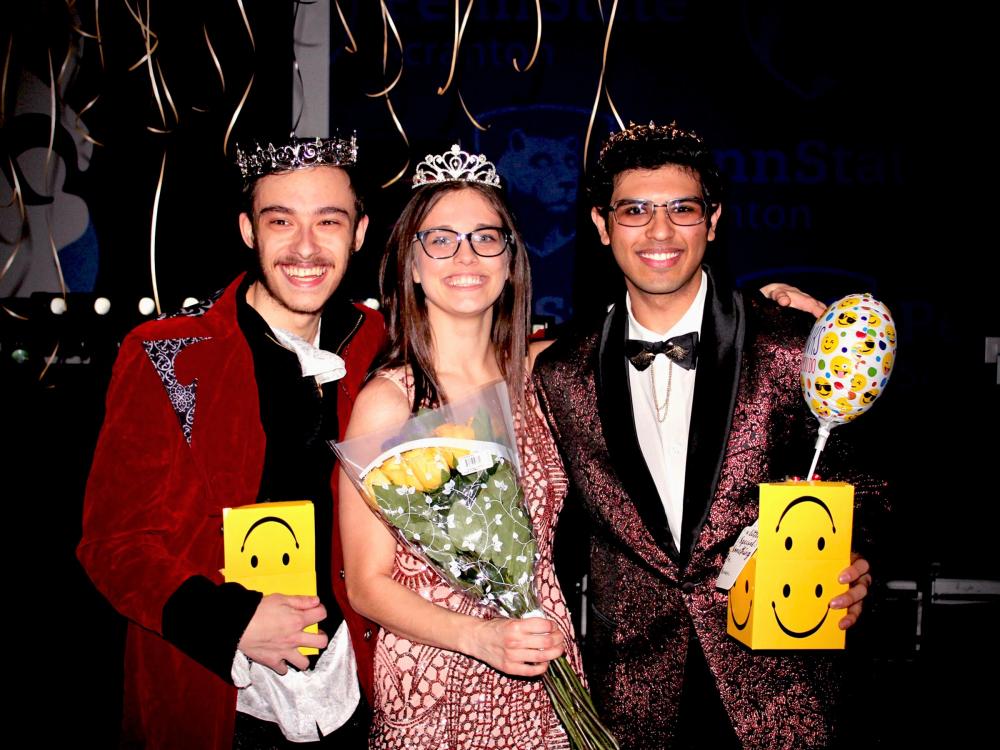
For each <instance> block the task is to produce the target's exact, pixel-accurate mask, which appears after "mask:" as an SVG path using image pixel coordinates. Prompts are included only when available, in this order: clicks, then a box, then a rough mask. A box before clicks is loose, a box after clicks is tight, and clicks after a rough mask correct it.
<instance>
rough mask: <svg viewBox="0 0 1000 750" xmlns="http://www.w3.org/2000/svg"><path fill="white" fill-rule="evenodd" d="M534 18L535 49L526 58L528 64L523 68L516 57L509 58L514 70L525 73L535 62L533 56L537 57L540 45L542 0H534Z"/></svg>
mask: <svg viewBox="0 0 1000 750" xmlns="http://www.w3.org/2000/svg"><path fill="white" fill-rule="evenodd" d="M535 19H536V27H537V31H536V33H535V51H534V52H532V53H531V59H530V60H528V65H527V66H526V67H525V69H524V70H521V68H520V67H519V66H518V64H517V58H516V57H515V58H513V59H512V60H511V62H512V63H514V70H516V71H517V72H518V73H527V72H528V71H529V70H531V66H532V65H534V64H535V58H536V57H538V50H539V48H540V47H541V46H542V0H535Z"/></svg>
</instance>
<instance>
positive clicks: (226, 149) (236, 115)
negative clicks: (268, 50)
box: [222, 73, 254, 154]
mask: <svg viewBox="0 0 1000 750" xmlns="http://www.w3.org/2000/svg"><path fill="white" fill-rule="evenodd" d="M253 78H254V74H253V73H251V74H250V83H248V84H247V90H246V91H244V92H243V98H242V99H240V103H239V104H237V105H236V111H235V112H233V118H232V119H231V120H230V121H229V127H228V128H226V135H225V137H224V138H223V139H222V153H223V154H227V153H229V136H230V135H231V134H232V132H233V127H234V126H235V125H236V120H237V119H238V118H239V116H240V112H242V111H243V105H244V104H245V103H246V100H247V97H248V96H250V89H251V88H252V87H253Z"/></svg>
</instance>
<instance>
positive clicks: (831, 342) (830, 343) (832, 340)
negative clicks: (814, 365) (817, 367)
mask: <svg viewBox="0 0 1000 750" xmlns="http://www.w3.org/2000/svg"><path fill="white" fill-rule="evenodd" d="M819 348H820V349H822V351H823V354H829V353H830V352H832V351H833V350H834V349H836V348H837V334H835V333H834V332H833V331H827V333H826V335H825V336H823V338H822V340H821V341H820V342H819Z"/></svg>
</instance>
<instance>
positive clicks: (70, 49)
mask: <svg viewBox="0 0 1000 750" xmlns="http://www.w3.org/2000/svg"><path fill="white" fill-rule="evenodd" d="M73 52H74V48H73V45H72V44H70V45H67V47H66V58H65V59H64V60H63V64H62V65H60V66H59V77H58V78H56V81H57V83H58V84H59V89H60V91H61V90H62V83H63V76H65V75H66V67H67V66H68V65H69V61H70V60H72V59H73Z"/></svg>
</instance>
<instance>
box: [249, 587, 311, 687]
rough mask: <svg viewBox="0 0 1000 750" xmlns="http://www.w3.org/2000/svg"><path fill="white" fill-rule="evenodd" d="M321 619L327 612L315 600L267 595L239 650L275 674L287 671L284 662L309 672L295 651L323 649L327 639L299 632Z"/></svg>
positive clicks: (252, 619) (304, 659) (302, 659)
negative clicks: (310, 647) (300, 647)
mask: <svg viewBox="0 0 1000 750" xmlns="http://www.w3.org/2000/svg"><path fill="white" fill-rule="evenodd" d="M324 617H326V608H324V607H323V605H322V604H320V603H319V597H317V596H286V595H285V594H269V595H268V596H265V597H264V598H263V599H261V600H260V604H258V605H257V611H256V612H254V615H253V617H252V618H251V619H250V624H249V625H247V629H246V630H245V631H243V637H242V638H240V642H239V644H238V648H239V650H240V651H242V652H243V653H244V654H246V655H247V656H248V657H249V658H250V659H252V660H253V661H255V662H257V663H258V664H263V665H264V666H266V667H270V668H271V669H273V670H274V671H275V672H277V673H278V674H285V672H287V671H288V665H287V664H286V662H287V663H288V664H291V665H293V666H295V667H298V668H299V669H308V668H309V659H308V658H307V657H306V656H303V655H302V654H301V653H299V650H298V647H299V646H312V647H313V648H326V642H327V637H326V635H325V634H323V633H304V632H302V631H303V629H305V628H307V627H308V626H310V625H312V624H314V623H317V622H319V621H320V620H322V619H323V618H324Z"/></svg>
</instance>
